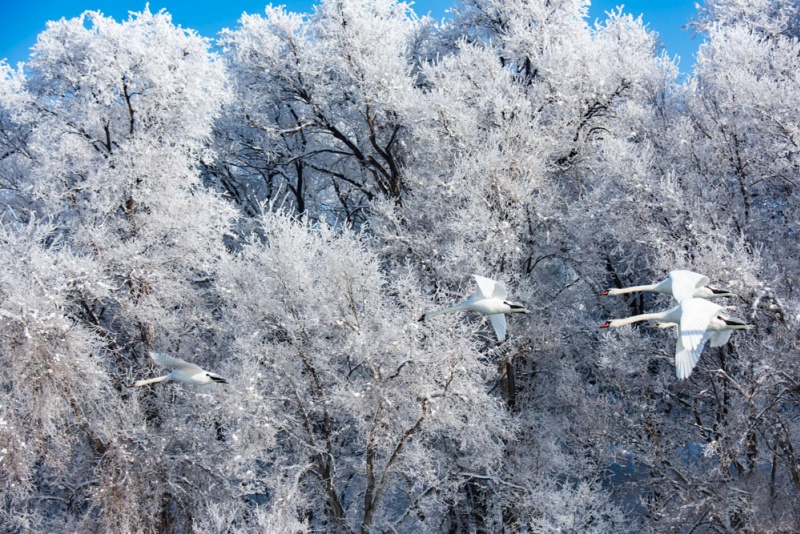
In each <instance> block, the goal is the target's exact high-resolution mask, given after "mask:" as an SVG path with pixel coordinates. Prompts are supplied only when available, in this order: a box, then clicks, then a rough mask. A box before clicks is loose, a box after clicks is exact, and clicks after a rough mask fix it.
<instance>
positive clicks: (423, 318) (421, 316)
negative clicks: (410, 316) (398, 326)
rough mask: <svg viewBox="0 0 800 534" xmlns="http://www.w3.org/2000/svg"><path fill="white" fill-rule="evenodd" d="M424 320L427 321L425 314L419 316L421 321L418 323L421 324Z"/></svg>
mask: <svg viewBox="0 0 800 534" xmlns="http://www.w3.org/2000/svg"><path fill="white" fill-rule="evenodd" d="M424 320H425V314H424V313H423V314H422V315H420V316H419V319H417V322H419V323H421V322H423V321H424Z"/></svg>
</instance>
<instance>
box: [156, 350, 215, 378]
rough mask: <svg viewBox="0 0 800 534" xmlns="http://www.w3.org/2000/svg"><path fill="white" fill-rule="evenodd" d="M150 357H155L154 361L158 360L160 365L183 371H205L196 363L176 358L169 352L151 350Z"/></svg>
mask: <svg viewBox="0 0 800 534" xmlns="http://www.w3.org/2000/svg"><path fill="white" fill-rule="evenodd" d="M150 357H151V358H153V361H154V362H156V363H157V364H158V365H160V366H162V367H166V368H168V369H180V370H182V371H188V372H197V373H202V372H203V370H202V369H201V368H200V367H198V366H196V365H195V364H193V363H189V362H187V361H184V360H181V359H180V358H175V357H174V356H170V355H168V354H163V353H159V352H151V353H150Z"/></svg>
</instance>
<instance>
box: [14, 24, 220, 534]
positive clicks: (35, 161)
mask: <svg viewBox="0 0 800 534" xmlns="http://www.w3.org/2000/svg"><path fill="white" fill-rule="evenodd" d="M208 46H209V45H208V42H207V41H206V40H204V39H203V38H201V37H199V36H197V35H196V34H195V33H193V32H191V31H185V30H182V29H180V28H176V27H175V26H173V25H172V23H171V21H170V17H169V15H167V14H165V13H158V14H152V13H150V12H149V11H147V10H145V11H144V12H143V13H139V14H133V15H131V17H130V19H129V20H127V21H125V22H122V23H117V22H115V21H113V20H112V19H109V18H106V17H103V16H102V15H100V14H99V13H86V14H84V15H82V16H81V17H79V18H76V19H71V20H61V21H59V22H54V23H50V24H49V25H48V29H47V30H46V31H45V32H43V33H42V34H41V35H40V36H39V40H38V42H37V45H36V46H35V48H34V51H33V54H32V56H31V60H30V61H29V62H28V63H27V64H26V65H25V68H24V70H21V71H16V72H13V71H11V70H10V69H8V68H7V67H4V70H3V78H2V84H1V85H2V90H1V91H0V95H1V96H2V100H1V101H0V108H2V117H3V119H2V120H3V123H2V124H3V126H4V135H3V139H4V140H6V141H5V144H4V150H5V151H6V152H5V153H4V158H3V160H4V162H3V171H4V180H5V182H6V183H8V184H9V185H11V186H12V188H11V189H12V190H13V199H14V202H15V204H14V205H13V206H12V205H9V206H7V208H6V215H5V217H6V219H7V220H15V221H17V222H15V225H14V227H24V226H25V224H26V222H25V221H29V220H30V221H33V220H40V219H44V220H46V221H48V228H49V229H48V230H47V231H46V232H45V231H42V232H41V236H40V237H38V238H36V239H33V238H30V246H31V247H33V249H32V250H35V247H44V250H45V251H52V254H55V255H56V256H57V257H60V256H59V255H63V254H67V253H69V254H72V255H74V256H75V257H76V258H78V259H77V260H75V261H76V262H79V263H80V264H81V265H85V266H86V267H84V269H85V270H86V271H87V272H92V273H96V276H97V279H99V280H101V281H102V285H98V284H97V283H93V284H89V283H79V282H80V278H75V279H74V280H73V279H70V278H69V276H68V275H69V271H68V270H67V269H66V267H64V268H63V270H65V272H64V273H59V276H61V277H62V279H56V280H55V281H54V284H55V285H54V289H53V291H56V289H57V288H59V287H61V286H69V284H71V283H72V284H74V287H72V288H71V289H70V291H69V293H68V294H66V295H64V296H59V295H58V293H55V296H54V302H53V304H52V306H56V307H58V313H57V315H56V319H53V320H57V321H60V322H61V323H62V324H63V325H64V326H63V327H59V328H62V330H65V331H66V332H67V333H68V334H69V333H72V334H71V335H72V336H73V337H74V336H77V337H78V341H71V339H72V338H70V337H67V338H66V340H64V341H58V343H56V342H55V341H53V342H51V346H49V347H43V348H42V349H41V350H39V351H38V352H37V353H36V355H35V357H34V356H29V357H27V359H33V360H34V361H35V360H42V359H45V360H46V359H47V358H51V357H52V358H56V361H58V358H60V357H61V356H60V355H61V354H62V353H63V355H64V356H63V358H61V361H62V362H65V363H62V364H61V365H72V362H74V369H73V371H72V372H74V373H80V372H81V371H82V370H83V369H84V367H85V366H83V365H81V362H83V361H84V359H86V358H90V359H89V360H88V361H89V362H92V363H93V364H94V365H95V366H97V367H99V368H100V369H102V370H103V372H104V373H107V374H100V375H98V377H97V379H96V380H95V378H93V375H89V374H88V373H87V375H86V376H85V377H83V378H82V379H81V378H80V377H78V376H75V375H72V376H69V378H71V379H72V382H71V384H70V385H69V387H70V388H80V387H81V384H83V383H84V382H86V381H91V382H92V384H91V385H90V386H89V387H86V395H87V396H91V402H92V403H94V404H96V405H97V404H101V402H100V401H99V399H98V398H97V397H98V396H99V395H100V394H101V393H102V394H103V395H104V397H103V402H102V404H105V411H100V413H101V415H102V417H99V416H98V417H97V418H95V420H92V421H91V423H90V424H88V425H87V426H88V427H89V430H87V431H81V430H80V427H79V426H67V425H66V424H65V426H62V427H59V428H58V429H57V431H51V430H50V429H49V428H48V432H50V433H51V434H56V436H55V437H54V438H53V439H56V438H59V439H60V440H63V441H66V442H69V443H70V444H72V446H74V447H75V448H77V449H79V450H80V452H81V455H80V456H79V455H77V454H76V455H74V456H75V459H74V460H72V459H71V457H70V456H69V455H65V454H63V453H62V451H61V449H59V450H54V452H53V458H54V461H56V459H57V461H58V462H60V463H61V465H60V466H57V467H59V471H58V472H57V473H55V474H50V473H47V476H44V475H41V476H40V478H35V477H36V476H38V475H37V473H36V471H31V472H29V473H28V474H27V475H26V476H28V477H29V479H32V480H34V482H35V483H37V484H39V485H38V486H36V490H38V491H34V492H33V495H32V498H33V499H36V498H37V497H36V496H37V495H47V494H48V493H47V487H49V486H51V485H53V486H56V485H57V484H61V485H62V486H63V487H66V488H73V489H72V490H71V491H73V495H64V494H63V493H62V494H55V495H54V498H56V499H61V500H63V501H64V502H65V503H68V504H67V505H65V506H63V507H61V508H60V509H58V511H59V512H60V513H58V514H50V515H49V516H48V517H50V520H51V521H52V522H53V524H56V525H57V524H59V521H61V522H63V525H68V526H69V525H73V527H71V528H75V529H78V528H79V526H78V525H81V524H82V525H83V526H82V527H80V528H89V529H98V528H102V529H105V530H115V531H135V530H138V529H141V530H149V529H170V525H174V524H180V523H185V522H186V521H187V518H190V517H192V515H194V514H195V512H194V511H193V509H195V508H197V507H198V506H201V500H194V497H190V498H189V499H188V500H187V498H186V496H187V495H191V494H192V493H193V492H194V491H195V488H194V487H191V485H193V484H197V483H200V482H199V481H200V480H201V479H202V478H203V476H206V475H205V474H204V472H203V471H202V470H203V469H207V470H208V469H210V468H209V467H208V465H214V463H215V462H213V460H211V459H210V458H209V455H211V456H213V453H214V451H217V450H218V448H216V446H215V442H213V441H212V442H210V443H209V442H207V440H206V439H205V433H206V432H207V427H206V423H208V421H204V420H196V419H192V418H189V419H188V420H186V421H185V422H179V421H175V419H180V418H182V417H186V413H185V412H182V411H181V407H185V404H180V403H179V407H178V408H173V407H172V402H171V399H169V398H168V396H163V397H152V396H147V395H145V396H146V397H149V398H147V399H146V400H145V399H142V400H141V401H139V402H137V400H136V399H133V400H132V399H130V398H129V397H128V394H127V393H125V392H123V390H121V389H120V387H121V386H122V384H124V383H126V382H127V381H128V380H129V379H130V376H129V375H130V373H131V370H133V372H134V373H136V374H140V373H144V372H145V371H146V370H147V369H148V367H146V366H144V365H142V364H145V363H146V362H147V361H148V359H147V358H146V357H145V358H142V355H143V354H146V351H147V350H148V349H150V348H154V347H156V346H158V347H159V348H162V349H166V350H173V351H179V352H180V351H184V352H187V353H189V354H195V355H196V354H200V353H201V351H202V350H203V348H205V347H208V346H209V345H208V343H209V341H210V340H211V339H212V338H213V336H214V329H215V326H214V324H213V321H212V310H213V299H211V298H210V297H209V295H208V293H209V289H210V280H211V279H210V275H211V274H212V273H213V271H214V265H215V263H216V262H217V261H218V260H219V259H220V257H221V256H222V255H223V254H225V253H226V248H225V246H224V244H223V236H224V233H225V232H226V231H227V229H228V228H229V227H230V224H231V220H232V217H233V213H234V212H233V210H232V209H231V208H230V207H228V205H227V204H226V203H224V202H223V201H222V200H221V199H220V198H219V197H218V196H217V195H216V194H214V193H212V192H209V191H207V190H205V189H203V188H202V185H201V182H200V180H199V169H200V162H201V160H208V159H211V158H212V157H213V154H212V153H210V152H209V151H208V149H207V145H208V139H209V136H210V132H211V126H212V123H213V120H214V117H215V115H216V114H217V113H218V112H219V110H220V107H221V104H222V103H223V102H225V100H226V99H227V97H228V92H227V90H226V85H225V76H224V70H223V68H222V65H221V63H220V62H217V61H215V58H214V56H213V55H211V54H210V53H209V50H208ZM31 224H33V223H31ZM9 228H11V227H9ZM9 231H11V230H10V229H9ZM20 235H23V234H20ZM37 235H38V234H37ZM9 254H11V252H9ZM10 261H13V260H10ZM19 261H20V263H19V265H20V269H23V267H22V265H23V263H21V262H22V259H20V260H19ZM31 261H33V260H31ZM53 261H55V260H53ZM53 261H50V262H46V263H45V265H46V268H47V269H49V270H54V269H58V268H59V267H58V266H59V265H60V264H59V263H58V262H56V264H55V266H53V265H52V264H53ZM59 261H60V260H59ZM64 261H65V262H66V260H64ZM67 265H69V264H68V263H67ZM33 272H35V271H33ZM53 276H54V275H53ZM75 280H77V281H75ZM41 283H43V282H40V284H41ZM43 290H48V288H47V286H46V285H45V286H44V288H43ZM64 291H66V289H65V290H64ZM45 295H46V293H45ZM56 297H58V298H56ZM41 298H45V296H42V297H41ZM22 303H23V304H20V305H24V301H22ZM31 308H32V309H38V307H37V306H34V305H31ZM9 313H13V314H15V316H16V315H20V312H17V311H11V312H9ZM48 314H49V312H47V313H45V314H44V315H45V316H49V315H48ZM59 314H61V315H63V316H64V318H63V319H62V318H59V317H60V315H59ZM23 316H24V315H23ZM70 325H75V326H70ZM20 328H22V327H20ZM29 330H30V329H29ZM59 332H60V330H58V329H56V331H55V333H54V334H53V335H54V336H57V335H61V334H59ZM82 332H88V333H90V334H91V337H89V336H88V335H87V334H82ZM63 335H64V336H66V335H67V334H63ZM48 339H49V338H48ZM53 339H58V338H57V337H56V338H53ZM38 343H40V344H41V345H45V343H44V342H42V341H40V342H38ZM59 343H61V344H63V345H64V347H63V348H60V345H59ZM70 343H71V345H70ZM78 343H80V345H78ZM26 350H27V349H26ZM37 350H38V349H37ZM29 352H30V353H31V354H33V350H32V349H31V350H30V351H29ZM76 352H82V353H83V354H81V358H80V359H76V357H75V356H74V353H76ZM13 354H14V353H7V355H8V357H13ZM92 357H93V358H94V359H91V358H92ZM23 361H25V359H21V360H20V364H19V367H16V368H18V369H22V370H23V371H20V372H24V369H25V367H24V365H22V362H23ZM41 365H44V363H42V364H40V366H41ZM54 365H55V364H54ZM34 372H35V373H37V374H38V373H41V372H42V371H41V370H40V369H39V367H35V368H34ZM63 374H64V373H61V375H56V376H57V377H61V376H62V375H63ZM111 377H113V378H111ZM10 380H11V381H12V383H13V384H14V388H15V389H14V393H13V394H14V396H15V398H18V399H20V401H19V402H20V404H19V405H17V407H18V408H21V407H23V406H24V399H25V398H26V395H29V396H37V395H47V394H48V390H46V389H42V388H41V387H40V386H39V385H37V382H36V381H32V382H29V381H26V380H25V378H24V374H17V375H14V376H13V377H12V378H11V379H10ZM65 382H66V379H64V378H59V381H58V384H63V383H65ZM95 382H96V384H95ZM111 386H113V388H112V387H111ZM54 387H55V386H54ZM37 388H38V389H39V391H38V393H37ZM102 388H105V389H102ZM101 389H102V391H101ZM167 391H169V390H167ZM64 397H65V395H60V396H57V395H54V396H53V405H52V406H57V404H58V403H57V399H60V398H64ZM67 400H69V397H67ZM63 402H66V401H63ZM83 404H84V402H82V401H81V399H80V398H78V399H77V400H76V401H75V402H73V404H72V405H69V406H71V408H72V411H74V412H77V411H79V410H85V411H86V412H87V413H88V408H87V407H84V406H83ZM45 405H46V406H50V405H49V404H45ZM34 406H35V405H34ZM91 407H92V408H93V409H97V410H100V408H99V407H94V406H91ZM187 409H188V408H187ZM25 413H26V412H25V411H24V410H22V409H20V411H18V412H16V413H15V414H14V418H15V419H17V418H21V417H24V416H25ZM58 413H59V412H58V411H54V412H53V413H52V414H50V415H48V417H57V414H58ZM79 415H80V414H76V415H75V416H74V417H75V418H76V420H78V421H79V422H80V418H79ZM87 417H88V416H87ZM106 417H113V418H114V419H103V418H106ZM101 419H102V420H101ZM109 421H111V422H110V423H109ZM114 422H116V423H118V425H117V426H114V425H112V424H111V423H114ZM107 423H108V424H107ZM31 424H35V423H33V421H31ZM208 424H210V423H208ZM95 425H100V426H101V428H100V429H96V428H94V426H95ZM161 429H163V432H164V434H160V433H161ZM58 432H60V433H61V434H62V435H61V436H58ZM94 434H97V435H98V436H99V437H95V436H94ZM109 434H114V436H115V437H114V439H111V440H107V439H106V436H108V435H109ZM159 435H162V436H165V437H162V438H159V437H158V436H159ZM76 443H77V444H76ZM79 444H83V447H82V448H81V447H79V446H78V445H79ZM144 444H149V445H148V446H146V447H145V446H144ZM201 445H202V451H201V452H202V454H200V453H198V455H194V457H193V458H192V459H191V460H187V463H185V464H184V463H181V462H178V463H175V461H173V459H174V458H178V457H181V456H185V455H186V451H189V450H192V449H193V448H196V447H198V446H201ZM62 449H63V448H62ZM203 455H205V458H206V459H205V460H202V459H200V458H202V457H204V456H203ZM34 460H35V459H34ZM64 462H74V463H73V464H69V465H70V466H71V467H72V466H74V467H76V468H75V470H74V471H72V472H70V471H66V474H67V475H70V474H72V473H74V474H75V475H76V476H75V478H72V477H70V476H65V477H64V479H63V482H59V481H54V480H53V477H54V476H56V475H58V476H62V475H63V474H64V472H65V469H64V465H63V463H64ZM77 462H81V463H80V464H78V463H77ZM207 462H211V463H210V464H207ZM29 465H30V466H31V467H35V465H36V464H35V463H30V464H29ZM190 470H197V471H196V472H195V473H194V474H190V473H188V471H190ZM93 471H95V472H96V473H95V474H94V475H91V474H90V473H92V472H93ZM22 476H23V475H20V477H22ZM198 476H199V477H200V478H198ZM207 476H209V477H213V476H215V474H214V473H213V472H210V473H208V474H207ZM220 478H221V477H220ZM208 480H212V478H208ZM212 494H213V492H211V493H208V492H204V493H203V496H204V497H208V496H210V495H212ZM31 502H36V501H35V500H34V501H29V502H28V504H30V503H31ZM69 503H74V504H69ZM11 504H12V503H9V505H11ZM13 504H18V503H13ZM9 509H10V508H9ZM63 525H62V527H48V528H46V529H45V530H61V529H63V528H65V527H64V526H63Z"/></svg>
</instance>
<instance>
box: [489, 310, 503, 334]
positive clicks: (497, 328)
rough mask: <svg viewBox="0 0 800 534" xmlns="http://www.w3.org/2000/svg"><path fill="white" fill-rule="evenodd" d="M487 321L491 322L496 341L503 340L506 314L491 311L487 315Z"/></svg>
mask: <svg viewBox="0 0 800 534" xmlns="http://www.w3.org/2000/svg"><path fill="white" fill-rule="evenodd" d="M489 321H490V322H491V323H492V328H494V333H495V334H497V339H498V341H503V340H505V338H506V316H505V314H502V313H493V314H491V315H489Z"/></svg>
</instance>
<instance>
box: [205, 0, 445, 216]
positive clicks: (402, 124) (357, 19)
mask: <svg viewBox="0 0 800 534" xmlns="http://www.w3.org/2000/svg"><path fill="white" fill-rule="evenodd" d="M240 24H241V26H240V27H239V28H238V29H236V30H234V31H227V30H226V31H223V33H222V35H221V39H220V44H221V46H223V47H224V49H225V51H226V57H227V60H228V67H229V69H230V73H231V76H232V79H233V84H234V87H235V90H236V98H235V99H234V100H233V102H232V104H231V105H230V106H228V107H227V113H226V116H225V119H224V120H223V121H221V123H220V126H219V128H218V130H219V131H218V135H217V139H218V143H219V144H220V145H221V147H222V148H220V152H224V153H225V156H224V157H221V158H220V159H219V160H218V162H217V165H215V166H214V167H213V168H212V169H210V171H211V172H210V174H211V175H212V176H213V177H214V181H215V182H216V183H218V184H219V185H220V186H221V187H222V189H223V190H225V191H227V192H228V193H229V194H230V195H231V196H233V197H234V198H235V199H236V200H237V202H238V203H239V204H240V205H241V206H242V207H243V208H244V209H245V210H246V211H247V212H250V214H253V213H256V212H257V211H258V210H257V208H256V206H257V204H258V203H259V202H262V201H264V200H265V199H266V200H272V199H275V198H281V197H283V196H288V197H289V198H290V200H291V202H292V204H293V206H294V208H295V209H296V210H297V212H299V213H305V212H308V213H309V214H310V215H311V216H312V217H315V218H319V219H322V220H328V221H341V220H346V221H349V222H356V223H361V222H363V221H364V219H365V215H364V213H362V211H363V210H364V209H365V208H366V207H367V204H368V202H369V201H371V200H373V199H375V198H383V197H387V198H392V199H394V200H395V201H399V200H400V198H401V196H402V194H403V191H404V190H405V189H406V177H405V168H406V167H407V166H408V165H410V164H411V162H412V161H413V159H414V157H415V146H416V145H417V143H416V140H415V139H414V138H413V136H412V135H411V126H412V124H413V121H414V120H415V118H416V116H417V114H418V111H417V110H416V109H415V106H416V105H417V103H418V102H419V99H418V97H417V95H416V93H417V90H416V84H417V76H416V72H417V69H418V66H419V65H418V63H417V60H418V57H419V56H420V55H421V54H424V52H425V43H426V38H427V36H428V34H429V32H430V31H431V30H432V27H433V26H432V25H433V22H432V21H431V20H430V19H427V18H426V19H419V18H417V17H416V15H414V13H413V11H411V9H410V7H409V6H408V5H407V4H405V3H402V2H397V1H395V0H377V1H372V2H362V1H358V0H353V1H351V0H344V1H342V0H330V1H329V0H324V1H322V2H320V4H319V5H318V6H317V7H316V9H315V12H314V14H313V15H307V16H303V15H299V14H293V13H287V12H286V11H285V10H284V9H283V8H275V7H268V8H267V9H266V13H265V15H264V16H260V15H245V16H243V17H242V19H241V21H240Z"/></svg>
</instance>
